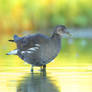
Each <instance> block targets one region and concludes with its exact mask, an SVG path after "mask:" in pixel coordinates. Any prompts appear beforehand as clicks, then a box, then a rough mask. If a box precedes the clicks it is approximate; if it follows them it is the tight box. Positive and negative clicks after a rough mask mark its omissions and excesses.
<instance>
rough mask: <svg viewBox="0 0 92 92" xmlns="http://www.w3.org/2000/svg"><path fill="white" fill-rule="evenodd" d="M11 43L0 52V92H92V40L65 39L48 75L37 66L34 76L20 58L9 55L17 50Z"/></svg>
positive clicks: (48, 67)
mask: <svg viewBox="0 0 92 92" xmlns="http://www.w3.org/2000/svg"><path fill="white" fill-rule="evenodd" d="M10 44H11V43H9V44H8V46H7V47H6V49H5V47H4V46H2V48H1V51H0V52H1V54H0V92H92V39H84V38H81V39H63V40H62V50H61V52H60V53H59V55H58V56H57V58H56V59H55V60H54V61H55V62H51V63H49V64H48V65H47V71H46V72H44V73H42V72H41V73H40V71H39V68H37V67H36V68H35V71H34V73H31V72H30V65H28V64H25V63H24V62H23V60H21V59H20V58H19V57H17V56H6V55H5V54H6V53H7V52H9V49H10V51H11V50H12V49H15V47H14V46H15V44H12V46H10ZM10 47H11V48H10ZM2 53H3V54H2Z"/></svg>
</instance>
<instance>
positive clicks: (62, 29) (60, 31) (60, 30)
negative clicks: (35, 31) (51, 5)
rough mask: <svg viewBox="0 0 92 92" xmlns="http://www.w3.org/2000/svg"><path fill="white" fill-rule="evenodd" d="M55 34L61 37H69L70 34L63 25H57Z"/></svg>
mask: <svg viewBox="0 0 92 92" xmlns="http://www.w3.org/2000/svg"><path fill="white" fill-rule="evenodd" d="M55 34H58V35H60V36H63V35H64V34H67V35H69V36H70V33H69V32H68V31H67V28H66V26H64V25H58V26H56V28H55Z"/></svg>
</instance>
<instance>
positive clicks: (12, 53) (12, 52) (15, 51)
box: [6, 49, 18, 55]
mask: <svg viewBox="0 0 92 92" xmlns="http://www.w3.org/2000/svg"><path fill="white" fill-rule="evenodd" d="M17 52H18V50H17V49H16V50H12V51H10V52H8V53H7V54H6V55H17Z"/></svg>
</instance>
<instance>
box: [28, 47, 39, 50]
mask: <svg viewBox="0 0 92 92" xmlns="http://www.w3.org/2000/svg"><path fill="white" fill-rule="evenodd" d="M36 49H39V48H38V47H33V48H29V49H28V50H34V51H35V50H36Z"/></svg>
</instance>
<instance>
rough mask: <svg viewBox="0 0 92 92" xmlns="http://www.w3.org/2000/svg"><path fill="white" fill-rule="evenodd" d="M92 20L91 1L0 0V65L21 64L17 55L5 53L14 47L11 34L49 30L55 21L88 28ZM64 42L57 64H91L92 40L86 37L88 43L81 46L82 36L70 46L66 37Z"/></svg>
mask: <svg viewBox="0 0 92 92" xmlns="http://www.w3.org/2000/svg"><path fill="white" fill-rule="evenodd" d="M91 20H92V0H0V41H1V42H0V43H1V45H0V65H3V64H4V65H5V64H6V65H8V64H9V65H13V66H18V65H19V66H20V65H24V62H23V61H22V60H21V61H19V60H20V59H19V58H17V57H16V56H6V55H5V54H6V53H7V52H9V51H11V50H13V49H15V48H16V46H15V43H9V42H8V39H11V38H12V36H13V35H14V34H18V35H21V33H23V32H24V34H25V32H29V33H30V32H32V30H33V31H34V30H47V29H50V28H51V29H52V28H53V27H54V26H56V25H57V24H65V25H67V26H68V28H91V27H92V22H91ZM30 30H31V31H30ZM22 36H23V35H22ZM64 41H65V42H64V43H63V45H64V46H63V49H62V52H61V54H59V56H58V58H57V59H56V61H60V65H61V64H62V65H64V64H73V65H74V64H76V63H77V64H78V63H79V64H80V63H82V64H84V63H85V64H86V63H88V64H90V63H91V57H92V54H91V53H92V49H91V47H92V44H91V41H92V40H88V39H87V41H86V43H87V45H85V46H82V47H81V43H82V41H81V39H80V40H76V42H75V43H72V44H71V45H69V44H67V43H68V40H64ZM84 43H85V41H84ZM89 43H90V45H88V44H89ZM80 47H81V48H80ZM62 53H63V54H62ZM61 56H62V57H61ZM66 57H67V58H66ZM68 61H69V62H68ZM53 65H55V66H56V64H52V66H53ZM58 65H59V62H58Z"/></svg>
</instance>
